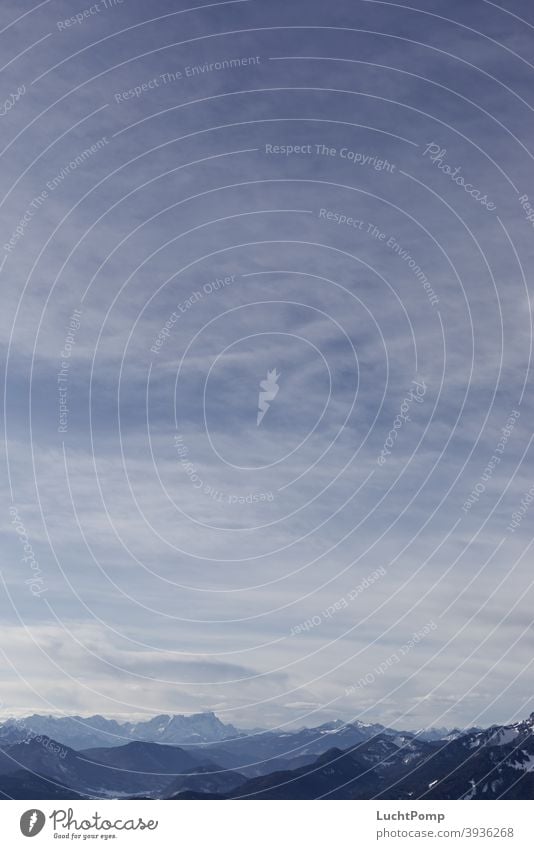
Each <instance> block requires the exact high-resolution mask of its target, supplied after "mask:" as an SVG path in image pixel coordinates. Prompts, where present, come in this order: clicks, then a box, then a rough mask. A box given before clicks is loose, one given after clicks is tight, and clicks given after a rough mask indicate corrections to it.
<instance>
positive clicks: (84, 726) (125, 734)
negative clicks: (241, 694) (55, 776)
mask: <svg viewBox="0 0 534 849" xmlns="http://www.w3.org/2000/svg"><path fill="white" fill-rule="evenodd" d="M238 733H239V732H238V731H236V729H235V728H234V727H233V726H232V725H224V724H223V723H222V722H221V721H220V719H218V718H217V717H216V716H215V714H214V713H198V714H193V715H192V716H180V715H176V716H167V715H166V714H162V715H161V716H155V717H153V718H152V719H149V720H146V721H144V722H136V723H133V722H124V723H120V722H117V721H116V720H114V719H105V718H104V717H103V716H98V715H97V716H90V717H85V718H84V717H81V716H60V717H58V716H41V715H40V714H33V715H32V716H28V717H25V718H24V719H8V720H6V721H5V722H3V723H0V744H1V743H2V741H3V740H6V741H9V742H19V741H20V740H22V739H25V738H26V737H28V736H29V735H31V734H34V735H35V734H41V735H46V736H47V737H50V738H51V739H53V740H57V741H58V742H60V743H63V744H64V745H66V746H71V747H72V748H74V749H88V748H92V747H96V746H121V745H123V744H124V743H127V742H128V741H130V740H144V741H146V742H149V743H168V744H170V745H180V744H181V743H186V742H188V743H210V742H213V741H217V740H226V739H228V738H229V737H235V736H236V735H237V734H238Z"/></svg>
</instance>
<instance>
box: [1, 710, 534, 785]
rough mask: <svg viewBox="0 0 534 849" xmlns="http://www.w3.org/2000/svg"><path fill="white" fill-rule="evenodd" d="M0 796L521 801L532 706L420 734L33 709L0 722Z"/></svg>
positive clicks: (531, 761)
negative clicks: (498, 719)
mask: <svg viewBox="0 0 534 849" xmlns="http://www.w3.org/2000/svg"><path fill="white" fill-rule="evenodd" d="M178 744H179V745H178ZM0 797H1V798H16V799H28V798H39V799H78V798H95V799H98V798H108V799H109V798H129V799H132V798H136V799H143V798H151V799H153V798H164V799H176V800H180V799H191V798H194V799H215V798H217V799H238V798H239V799H318V798H325V799H370V798H380V799H398V800H400V799H404V800H410V799H412V800H413V799H500V798H507V799H530V798H534V714H532V715H531V716H530V718H529V719H527V720H524V721H522V722H516V723H513V724H511V725H502V726H499V725H495V726H492V727H490V728H486V729H480V728H470V729H466V730H463V731H462V730H458V729H455V730H454V731H450V730H448V729H430V730H426V731H424V732H423V731H419V732H399V731H397V730H394V729H391V728H387V727H385V726H382V725H379V724H364V723H360V722H352V723H346V722H342V721H340V720H337V721H334V722H329V723H325V724H323V725H320V726H318V727H315V728H302V729H298V730H295V731H277V730H273V731H261V730H256V731H252V732H251V731H248V732H247V731H243V730H238V729H236V728H235V727H234V726H232V725H226V724H224V723H222V722H221V721H220V720H219V719H218V718H217V717H216V716H215V715H214V714H213V713H205V714H196V715H193V716H166V715H163V716H157V717H154V718H153V719H150V720H148V721H143V722H138V723H131V722H126V723H119V722H117V721H116V720H112V719H105V718H104V717H101V716H96V717H90V718H85V719H84V718H82V717H79V716H73V717H52V716H48V717H47V716H40V715H33V716H29V717H27V718H25V719H22V720H20V719H18V720H15V719H10V720H6V721H4V722H2V723H0Z"/></svg>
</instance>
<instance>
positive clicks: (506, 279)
mask: <svg viewBox="0 0 534 849" xmlns="http://www.w3.org/2000/svg"><path fill="white" fill-rule="evenodd" d="M420 6H421V8H419V9H418V8H416V7H413V6H412V7H410V8H408V7H406V6H403V5H402V4H396V3H389V2H363V1H362V2H348V0H344V1H342V2H337V3H334V4H323V3H318V2H300V0H299V2H292V3H290V4H289V3H287V2H282V0H279V1H278V0H275V2H271V0H269V2H267V0H243V2H241V1H240V2H226V3H211V4H198V5H197V6H195V7H191V8H190V7H189V6H188V4H182V3H169V2H158V3H157V4H155V5H152V4H151V6H150V10H149V12H148V11H147V6H146V4H144V3H141V2H136V1H135V0H124V2H123V3H117V4H112V3H109V2H108V3H106V4H105V3H104V2H103V0H100V3H97V4H93V5H84V4H83V3H82V4H78V6H76V7H73V6H72V4H70V3H69V4H67V3H62V2H55V0H48V2H45V3H41V4H40V5H37V6H35V7H32V6H31V5H30V4H26V3H22V4H21V3H14V2H6V3H4V4H3V6H2V12H1V21H0V30H1V32H0V38H2V39H3V40H4V42H3V43H4V51H3V57H4V68H3V78H4V86H3V91H4V93H5V97H6V101H5V102H4V107H3V108H0V112H2V115H1V116H0V121H1V122H2V129H3V130H4V132H3V133H2V152H1V156H2V163H3V168H2V192H1V195H2V201H1V204H0V222H1V228H2V248H1V250H0V264H1V263H2V262H3V264H1V268H2V270H1V272H0V275H1V282H2V295H3V309H2V313H1V315H0V345H1V350H2V357H3V362H4V364H5V386H6V391H5V401H6V407H5V410H6V416H5V427H6V446H7V447H6V452H5V460H4V462H5V469H6V473H5V474H4V475H3V476H2V481H3V482H2V490H3V495H4V501H5V505H6V507H5V510H4V512H3V523H2V527H1V533H2V551H3V555H2V565H1V573H2V582H3V586H2V602H1V613H2V620H3V629H2V633H3V641H2V652H3V657H4V660H5V663H4V664H2V671H1V673H0V674H1V677H2V681H1V687H0V690H1V699H2V705H1V707H2V711H3V714H4V715H6V716H7V715H11V714H24V713H27V712H29V711H33V710H36V711H39V712H56V711H59V712H67V713H72V712H79V713H83V714H89V713H93V712H98V713H103V714H109V715H116V716H130V715H136V716H137V715H148V714H153V713H155V712H191V711H200V710H215V711H216V712H217V713H218V714H219V715H220V716H221V718H222V719H223V720H228V721H232V722H234V723H235V724H237V725H242V726H252V725H262V726H274V725H279V724H293V725H300V724H312V723H318V722H320V721H324V720H326V719H331V718H334V717H342V718H344V719H352V718H358V719H361V720H362V721H381V722H384V723H390V724H393V725H397V726H398V727H406V728H412V727H420V726H423V725H431V724H438V725H469V724H474V723H477V724H483V723H490V722H493V721H506V720H509V719H511V718H514V717H516V716H523V715H525V714H527V713H529V712H530V711H531V710H534V703H533V699H532V689H531V685H530V682H531V680H532V674H531V668H530V663H531V661H532V626H531V622H532V615H531V611H532V600H533V593H532V588H531V580H532V578H531V571H532V570H531V562H532V555H531V549H530V545H531V541H532V534H531V530H530V528H531V523H532V518H531V515H529V508H530V501H531V500H532V496H527V499H526V501H525V494H526V493H528V491H529V489H530V488H531V487H532V485H533V483H534V481H533V479H532V471H531V460H532V449H531V445H530V443H531V438H532V426H531V422H532V401H531V395H530V392H531V386H532V378H531V374H530V356H531V331H532V322H531V312H530V306H531V304H530V301H531V294H530V292H531V285H532V282H531V271H530V269H531V266H532V254H533V239H532V235H533V233H532V222H531V221H529V220H528V214H529V210H528V206H527V204H528V203H532V204H533V205H534V182H533V178H532V173H533V171H532V157H533V151H532V144H531V139H532V128H533V116H532V110H533V104H532V102H531V101H532V97H531V91H532V85H531V82H532V71H533V67H532V64H531V63H530V60H529V57H530V56H531V55H532V43H533V39H534V18H533V17H532V9H531V8H530V4H529V3H527V2H526V0H517V2H507V3H506V4H504V5H501V6H499V5H498V4H495V3H490V2H488V1H487V0H473V2H470V3H467V4H466V3H462V2H449V0H448V2H434V0H431V2H426V3H424V4H423V3H421V4H420ZM76 15H78V18H77V19H76ZM73 18H74V19H73ZM69 19H70V23H67V21H68V20H69ZM72 19H73V20H72ZM194 68H196V71H195V70H192V69H194ZM56 178H57V179H56ZM17 228H18V229H17ZM158 339H159V342H158V341H157V340H158ZM272 370H276V372H277V375H279V376H278V379H277V384H276V385H277V386H278V391H277V393H275V395H274V397H272V398H271V399H270V400H269V401H268V403H269V405H270V406H269V407H268V409H267V412H266V413H265V416H264V418H263V420H262V422H261V424H260V425H259V426H258V425H257V423H256V422H257V411H258V399H259V392H260V391H261V388H260V382H261V381H265V380H266V379H267V373H268V372H269V371H272ZM60 404H63V405H64V407H67V409H66V410H64V409H63V408H60ZM503 429H504V432H503ZM380 458H382V460H380ZM492 458H496V459H494V460H493V461H492ZM488 464H491V467H490V468H489V467H488ZM472 492H474V493H475V495H474V497H473V498H472V502H471V503H470V505H469V506H468V507H466V506H465V505H466V502H467V500H468V499H469V495H470V493H472ZM533 492H534V490H533ZM522 499H523V506H522V505H521V502H522ZM10 507H12V508H13V509H14V510H16V511H17V512H16V516H17V517H18V525H16V523H15V521H14V516H15V513H14V512H13V510H12V512H11V513H10V512H9V508H10ZM518 511H519V512H518ZM513 514H515V515H516V519H515V520H513V519H512V516H513ZM518 516H519V517H520V518H519V519H518V518H517V517H518ZM512 521H514V526H511V525H510V523H511V522H512ZM17 527H18V528H19V531H18V534H17ZM17 536H18V537H20V538H17ZM24 544H26V545H30V546H31V558H32V559H26V560H25V561H22V559H21V558H22V557H26V558H28V557H29V554H28V551H29V549H27V548H26V549H25V548H24ZM32 563H33V565H32ZM379 569H381V570H382V572H377V571H376V570H379ZM373 575H374V576H375V577H374V578H373V577H372V579H371V580H369V576H373ZM377 575H378V577H376V576H377ZM365 580H367V583H368V586H366V587H363V588H362V582H364V581H365ZM28 581H33V582H32V583H28ZM303 623H308V624H307V626H306V627H300V628H299V627H298V626H302V625H303ZM430 626H432V627H430ZM421 632H424V633H423V636H421ZM414 634H419V636H417V637H416V638H414V636H413V635H414ZM363 679H366V680H365V682H364V683H363V684H362V680H363ZM358 682H360V683H358Z"/></svg>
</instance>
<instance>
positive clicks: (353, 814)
mask: <svg viewBox="0 0 534 849" xmlns="http://www.w3.org/2000/svg"><path fill="white" fill-rule="evenodd" d="M533 807H534V805H533V802H532V801H524V802H523V801H510V802H507V801H497V802H471V801H459V802H454V801H452V802H418V801H415V802H395V801H391V802H382V801H380V802H376V801H355V802H350V801H316V802H314V801H253V800H250V801H245V800H243V801H219V800H216V801H211V800H205V801H204V800H202V801H150V800H142V801H141V800H140V801H121V800H109V801H100V800H97V801H80V802H79V801H76V802H67V801H61V802H47V801H43V800H37V801H11V800H10V801H3V802H0V828H1V843H2V846H5V847H6V849H7V847H9V849H11V847H18V846H26V847H27V846H28V845H32V846H35V847H36V849H37V847H48V846H56V847H57V846H61V845H66V844H67V841H69V843H71V844H72V843H78V844H79V845H82V844H83V845H86V846H87V845H88V844H89V845H93V846H95V845H96V846H103V845H107V846H112V847H117V849H126V847H129V846H135V847H137V846H144V847H154V849H156V847H157V849H167V847H173V849H176V847H178V846H185V847H188V849H189V847H194V848H195V849H197V847H198V849H204V847H205V849H214V847H222V849H226V847H228V849H251V847H252V849H285V847H290V846H292V845H294V846H297V845H299V846H303V847H305V849H325V847H328V849H337V847H343V849H345V847H354V849H367V847H371V846H376V847H384V849H385V847H397V849H404V847H406V849H407V847H410V849H417V847H420V848H421V849H431V847H436V849H440V847H447V846H452V845H453V844H454V847H455V849H463V847H466V849H467V847H470V849H475V847H477V846H480V847H481V849H482V847H483V846H484V847H485V846H486V845H487V843H488V841H491V845H492V846H494V847H507V849H508V847H510V849H532V847H533V846H534V839H533V836H532V825H531V822H532V812H533ZM31 839H35V843H33V844H29V842H28V841H29V840H31Z"/></svg>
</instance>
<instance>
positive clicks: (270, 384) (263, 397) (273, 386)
mask: <svg viewBox="0 0 534 849" xmlns="http://www.w3.org/2000/svg"><path fill="white" fill-rule="evenodd" d="M279 377H280V375H279V374H278V372H277V371H276V369H275V368H273V369H272V370H271V371H268V372H267V380H262V381H260V393H259V398H258V416H257V419H256V426H257V427H259V426H260V424H261V423H262V421H263V417H264V415H265V413H266V412H267V410H268V409H269V407H270V406H271V404H270V402H271V401H274V399H275V398H276V396H277V395H278V390H279V389H280V387H279V386H278V378H279Z"/></svg>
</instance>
